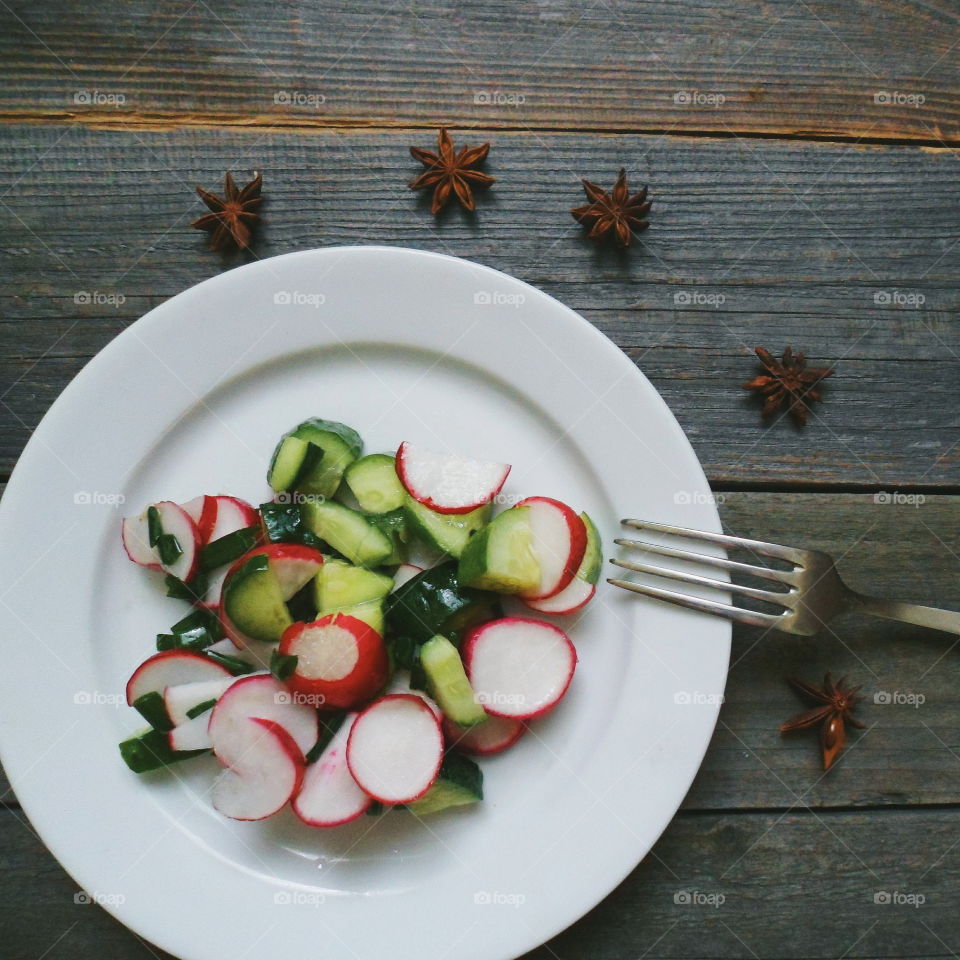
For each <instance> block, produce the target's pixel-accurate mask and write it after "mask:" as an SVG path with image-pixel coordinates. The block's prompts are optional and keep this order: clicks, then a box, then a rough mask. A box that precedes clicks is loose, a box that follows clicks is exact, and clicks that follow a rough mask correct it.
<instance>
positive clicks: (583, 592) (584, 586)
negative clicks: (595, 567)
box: [524, 577, 597, 616]
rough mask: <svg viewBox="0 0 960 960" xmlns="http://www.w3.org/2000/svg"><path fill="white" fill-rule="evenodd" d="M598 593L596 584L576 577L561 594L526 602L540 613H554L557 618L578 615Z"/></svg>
mask: <svg viewBox="0 0 960 960" xmlns="http://www.w3.org/2000/svg"><path fill="white" fill-rule="evenodd" d="M596 592H597V587H596V585H595V584H593V583H587V581H586V580H581V579H580V578H579V577H574V578H573V579H572V580H571V581H570V582H569V583H568V584H567V585H566V586H565V587H564V588H563V589H562V590H561V591H560V592H559V593H555V594H554V595H553V596H552V597H544V598H543V599H542V600H525V601H524V602H525V603H526V605H527V606H528V607H530V608H531V609H532V610H536V611H537V612H538V613H552V614H554V615H555V616H562V615H563V614H568V613H576V611H577V610H579V609H580V608H581V607H584V606H586V605H587V604H588V603H589V602H590V601H591V600H592V599H593V595H594V594H595V593H596Z"/></svg>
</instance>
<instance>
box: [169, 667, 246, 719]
mask: <svg viewBox="0 0 960 960" xmlns="http://www.w3.org/2000/svg"><path fill="white" fill-rule="evenodd" d="M233 681H234V678H233V677H225V678H224V679H222V680H200V681H198V682H195V683H181V684H178V685H176V686H171V687H167V688H166V689H165V690H164V691H163V702H164V705H165V706H166V708H167V716H168V717H169V718H170V722H171V723H173V724H178V723H187V722H188V721H189V720H190V719H191V718H190V717H188V716H187V712H188V711H190V710H192V709H193V708H194V707H197V706H199V705H200V704H201V703H208V702H209V701H210V700H219V699H220V696H221V695H222V694H223V693H224V692H225V691H226V690H227V688H228V687H230V685H231V684H232V683H233ZM211 709H212V708H211Z"/></svg>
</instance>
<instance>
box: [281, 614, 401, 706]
mask: <svg viewBox="0 0 960 960" xmlns="http://www.w3.org/2000/svg"><path fill="white" fill-rule="evenodd" d="M279 649H280V653H282V654H285V655H287V656H292V657H296V658H297V666H296V668H295V669H294V671H293V673H292V674H291V675H290V676H289V677H288V678H287V685H288V686H289V687H290V689H291V690H295V691H297V692H298V693H300V694H303V695H304V696H305V697H310V698H311V700H310V702H311V703H313V704H314V705H315V706H318V707H323V708H326V709H339V710H352V709H354V708H356V707H359V706H363V705H364V704H366V703H367V702H368V701H370V700H371V699H373V697H375V696H376V695H377V693H378V692H379V691H380V690H381V689H382V688H383V685H384V684H385V683H386V682H387V679H388V677H389V676H390V660H389V657H388V656H387V648H386V645H385V644H384V642H383V637H381V636H380V634H379V633H377V631H376V630H374V629H373V627H371V626H370V625H369V624H367V623H364V621H363V620H358V619H357V618H356V617H351V616H347V615H345V614H341V613H333V614H330V615H328V616H326V617H321V618H320V619H319V620H314V621H313V623H294V624H292V625H291V626H289V627H287V629H286V630H285V631H284V633H283V636H282V637H281V638H280V648H279Z"/></svg>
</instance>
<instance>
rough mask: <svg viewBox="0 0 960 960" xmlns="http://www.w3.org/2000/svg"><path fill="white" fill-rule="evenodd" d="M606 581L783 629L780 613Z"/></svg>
mask: <svg viewBox="0 0 960 960" xmlns="http://www.w3.org/2000/svg"><path fill="white" fill-rule="evenodd" d="M607 583H611V584H613V586H615V587H623V589H624V590H630V591H632V592H633V593H639V594H642V595H643V596H645V597H653V598H654V599H655V600H665V601H667V602H668V603H676V604H678V605H679V606H681V607H689V608H690V609H691V610H699V611H700V612H701V613H712V614H714V615H715V616H719V617H726V618H727V620H733V621H734V622H735V623H746V624H748V625H750V626H751V627H777V628H778V629H781V630H783V629H785V627H784V618H783V616H782V615H781V616H775V615H774V614H771V613H757V612H756V611H754V610H744V609H742V608H741V607H731V606H728V605H727V604H725V603H715V602H714V601H713V600H703V599H701V598H700V597H690V596H688V595H687V594H685V593H674V591H673V590H661V589H659V588H658V587H648V586H646V585H645V584H643V583H631V582H630V581H629V580H612V579H610V578H608V579H607Z"/></svg>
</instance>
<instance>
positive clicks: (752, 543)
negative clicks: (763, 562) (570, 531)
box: [620, 520, 805, 563]
mask: <svg viewBox="0 0 960 960" xmlns="http://www.w3.org/2000/svg"><path fill="white" fill-rule="evenodd" d="M620 522H621V523H622V524H623V525H624V526H626V527H634V528H635V529H637V530H653V531H654V532H656V533H669V534H671V535H672V536H674V537H685V538H687V539H690V540H701V541H703V542H704V543H719V544H721V545H722V546H724V547H739V548H741V549H746V550H753V551H754V552H756V553H759V554H761V555H762V556H765V557H774V558H776V559H777V560H788V561H790V562H792V563H803V557H804V553H805V551H803V550H797V549H796V548H794V547H784V546H781V545H780V544H778V543H766V542H764V541H763V540H748V539H747V538H746V537H731V536H730V535H729V534H726V533H710V532H708V531H706V530H691V529H689V528H688V527H674V526H672V525H671V524H669V523H653V522H652V521H649V520H621V521H620Z"/></svg>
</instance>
